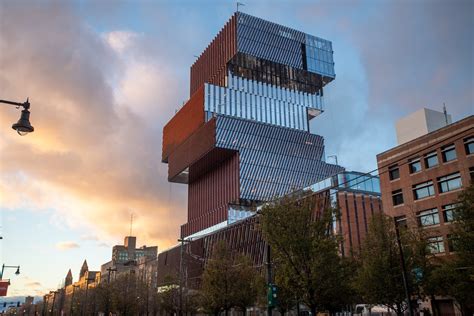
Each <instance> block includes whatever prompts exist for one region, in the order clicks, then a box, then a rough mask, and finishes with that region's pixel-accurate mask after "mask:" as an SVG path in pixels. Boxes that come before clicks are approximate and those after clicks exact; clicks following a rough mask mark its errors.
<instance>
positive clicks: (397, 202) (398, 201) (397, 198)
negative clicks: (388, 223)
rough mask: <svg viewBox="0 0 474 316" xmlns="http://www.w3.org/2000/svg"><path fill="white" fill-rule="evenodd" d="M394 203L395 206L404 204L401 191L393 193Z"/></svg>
mask: <svg viewBox="0 0 474 316" xmlns="http://www.w3.org/2000/svg"><path fill="white" fill-rule="evenodd" d="M392 201H393V205H394V206H396V205H400V204H403V192H402V190H401V189H400V190H395V191H392Z"/></svg>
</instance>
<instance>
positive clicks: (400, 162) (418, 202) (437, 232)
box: [377, 116, 474, 256]
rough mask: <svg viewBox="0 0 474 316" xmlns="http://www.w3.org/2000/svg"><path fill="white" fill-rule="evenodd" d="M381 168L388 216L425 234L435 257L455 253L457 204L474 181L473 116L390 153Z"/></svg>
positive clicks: (383, 156) (380, 162)
mask: <svg viewBox="0 0 474 316" xmlns="http://www.w3.org/2000/svg"><path fill="white" fill-rule="evenodd" d="M377 163H378V167H379V173H380V184H381V192H382V203H383V210H384V212H385V213H386V214H388V215H390V216H392V217H394V218H396V219H397V221H398V222H399V223H400V224H402V225H405V224H407V225H418V226H419V227H423V228H426V231H427V233H428V235H429V243H430V249H431V251H432V252H433V253H435V254H436V255H440V256H441V255H445V254H449V253H450V252H452V251H453V247H452V243H451V242H450V240H449V231H450V230H449V226H450V222H451V221H452V220H453V212H455V201H456V199H457V197H458V195H459V193H460V192H461V191H462V190H463V188H465V187H466V186H469V185H470V183H472V181H473V178H474V116H469V117H467V118H465V119H462V120H460V121H457V122H455V123H452V124H449V125H447V126H445V127H442V128H440V129H438V130H435V131H433V132H431V133H428V134H426V135H423V136H420V137H418V138H416V139H413V140H411V141H408V142H406V143H404V144H401V145H399V146H397V147H395V148H392V149H390V150H387V151H385V152H383V153H381V154H379V155H377Z"/></svg>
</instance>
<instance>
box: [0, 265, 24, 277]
mask: <svg viewBox="0 0 474 316" xmlns="http://www.w3.org/2000/svg"><path fill="white" fill-rule="evenodd" d="M5 268H12V269H15V268H16V271H15V274H16V275H19V274H20V266H7V265H5V264H3V265H2V273H0V280H1V279H3V272H4V271H5Z"/></svg>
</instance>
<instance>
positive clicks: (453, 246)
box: [447, 235, 459, 252]
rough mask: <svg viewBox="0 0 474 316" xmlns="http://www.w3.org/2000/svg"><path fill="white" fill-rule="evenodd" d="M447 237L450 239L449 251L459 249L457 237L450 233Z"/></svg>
mask: <svg viewBox="0 0 474 316" xmlns="http://www.w3.org/2000/svg"><path fill="white" fill-rule="evenodd" d="M447 239H448V251H449V252H454V251H457V250H458V249H459V244H458V240H457V238H456V237H454V236H453V235H448V236H447Z"/></svg>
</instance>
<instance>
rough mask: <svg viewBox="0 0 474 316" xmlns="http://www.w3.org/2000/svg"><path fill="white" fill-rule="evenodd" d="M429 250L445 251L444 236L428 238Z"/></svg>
mask: <svg viewBox="0 0 474 316" xmlns="http://www.w3.org/2000/svg"><path fill="white" fill-rule="evenodd" d="M428 251H429V252H431V253H433V254H435V253H442V252H444V242H443V237H442V236H437V237H431V238H428Z"/></svg>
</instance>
